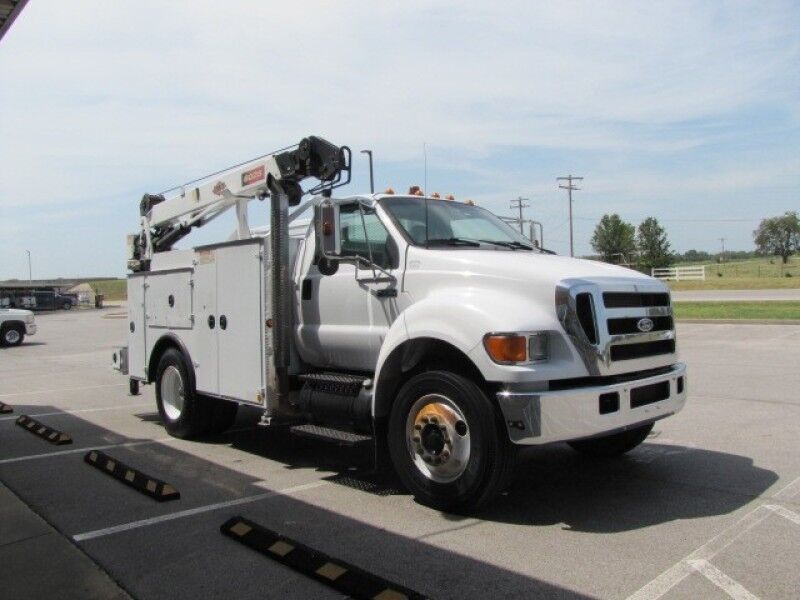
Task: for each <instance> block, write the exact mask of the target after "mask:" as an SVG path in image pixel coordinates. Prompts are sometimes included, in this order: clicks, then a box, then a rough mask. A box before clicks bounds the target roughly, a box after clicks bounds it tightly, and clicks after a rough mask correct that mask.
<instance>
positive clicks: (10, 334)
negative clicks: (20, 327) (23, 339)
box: [5, 329, 19, 344]
mask: <svg viewBox="0 0 800 600" xmlns="http://www.w3.org/2000/svg"><path fill="white" fill-rule="evenodd" d="M5 338H6V343H7V344H16V343H17V342H19V331H17V330H16V329H9V330H8V331H6V333H5Z"/></svg>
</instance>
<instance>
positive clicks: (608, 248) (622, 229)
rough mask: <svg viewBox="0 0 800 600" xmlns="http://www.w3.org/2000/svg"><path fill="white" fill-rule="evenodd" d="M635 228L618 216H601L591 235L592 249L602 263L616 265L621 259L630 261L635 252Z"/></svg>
mask: <svg viewBox="0 0 800 600" xmlns="http://www.w3.org/2000/svg"><path fill="white" fill-rule="evenodd" d="M635 233H636V228H635V227H634V226H633V225H631V224H630V223H626V222H625V221H623V220H622V219H620V218H619V215H618V214H616V213H615V214H613V215H603V218H602V219H600V222H599V223H598V224H597V227H595V228H594V235H592V248H594V251H595V252H597V253H598V254H599V255H600V256H601V257H602V259H603V260H604V261H606V262H613V263H618V262H622V259H623V257H624V258H625V259H627V260H631V258H632V257H633V254H634V253H635V252H636V239H635Z"/></svg>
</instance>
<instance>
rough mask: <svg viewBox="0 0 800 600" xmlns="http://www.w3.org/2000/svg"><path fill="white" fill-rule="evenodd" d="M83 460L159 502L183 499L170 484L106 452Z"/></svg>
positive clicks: (88, 455) (91, 453) (95, 453)
mask: <svg viewBox="0 0 800 600" xmlns="http://www.w3.org/2000/svg"><path fill="white" fill-rule="evenodd" d="M83 460H84V461H86V462H87V463H88V464H90V465H92V466H93V467H96V468H98V469H100V470H101V471H102V472H103V473H105V474H106V475H111V477H113V478H114V479H118V480H119V481H121V482H122V483H124V484H125V485H127V486H129V487H132V488H133V489H135V490H138V491H140V492H142V493H143V494H146V495H148V496H150V497H151V498H154V499H156V500H158V501H159V502H165V501H167V500H177V499H178V498H180V497H181V494H180V492H178V490H176V489H175V488H174V487H172V486H171V485H170V484H168V483H166V482H164V481H161V480H160V479H155V478H154V477H150V476H149V475H145V474H144V473H142V472H141V471H139V470H137V469H133V468H131V467H129V466H128V465H126V464H125V463H121V462H120V461H118V460H117V459H116V458H111V457H110V456H109V455H108V454H106V453H105V452H100V450H92V451H90V452H87V453H86V456H84V457H83Z"/></svg>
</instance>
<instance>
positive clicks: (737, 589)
mask: <svg viewBox="0 0 800 600" xmlns="http://www.w3.org/2000/svg"><path fill="white" fill-rule="evenodd" d="M688 563H689V566H690V567H692V568H693V569H694V570H695V571H697V572H698V573H700V574H701V575H702V576H703V577H705V578H706V579H708V580H709V581H710V582H711V583H713V584H714V585H715V586H717V587H718V588H719V589H721V590H722V591H723V592H725V593H726V594H728V596H730V597H731V598H733V599H734V600H758V596H756V595H755V594H751V593H750V592H749V591H747V589H746V588H745V587H744V586H743V585H742V584H741V583H739V582H738V581H734V580H733V579H731V578H730V577H728V576H727V575H725V573H723V572H722V571H720V570H719V569H718V568H717V567H715V566H714V565H712V564H711V563H710V562H708V561H707V560H690V561H688Z"/></svg>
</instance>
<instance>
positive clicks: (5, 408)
mask: <svg viewBox="0 0 800 600" xmlns="http://www.w3.org/2000/svg"><path fill="white" fill-rule="evenodd" d="M12 412H14V409H13V408H11V407H10V406H9V405H8V404H3V403H2V402H0V415H6V414H8V413H12Z"/></svg>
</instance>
